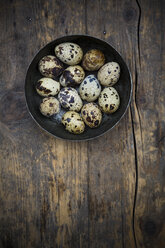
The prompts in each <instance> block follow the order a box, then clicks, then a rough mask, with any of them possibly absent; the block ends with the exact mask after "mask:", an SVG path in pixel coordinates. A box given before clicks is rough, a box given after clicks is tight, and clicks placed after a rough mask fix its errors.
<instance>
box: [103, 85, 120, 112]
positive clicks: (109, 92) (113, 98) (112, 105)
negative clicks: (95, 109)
mask: <svg viewBox="0 0 165 248" xmlns="http://www.w3.org/2000/svg"><path fill="white" fill-rule="evenodd" d="M98 104H99V106H100V108H101V110H102V111H103V112H105V113H107V114H111V113H114V112H115V111H116V110H117V109H118V108H119V105H120V97H119V94H118V92H117V90H116V89H115V88H113V87H107V88H105V89H104V90H103V91H102V92H101V94H100V96H99V99H98Z"/></svg>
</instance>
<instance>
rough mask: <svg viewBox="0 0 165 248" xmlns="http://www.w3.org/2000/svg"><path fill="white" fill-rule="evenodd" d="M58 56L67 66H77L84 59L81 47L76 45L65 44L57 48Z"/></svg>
mask: <svg viewBox="0 0 165 248" xmlns="http://www.w3.org/2000/svg"><path fill="white" fill-rule="evenodd" d="M55 54H56V56H57V57H58V58H59V59H60V60H61V61H62V62H64V63H65V64H67V65H77V64H79V63H80V61H81V60H82V57H83V51H82V49H81V47H80V46H79V45H77V44H75V43H70V42H65V43H61V44H59V45H58V46H56V47H55Z"/></svg>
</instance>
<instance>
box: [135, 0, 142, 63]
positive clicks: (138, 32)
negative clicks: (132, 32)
mask: <svg viewBox="0 0 165 248" xmlns="http://www.w3.org/2000/svg"><path fill="white" fill-rule="evenodd" d="M135 1H136V4H137V6H138V8H139V18H138V24H137V39H138V56H139V64H140V66H141V60H140V58H141V57H140V54H141V53H140V21H141V6H140V3H139V0H135Z"/></svg>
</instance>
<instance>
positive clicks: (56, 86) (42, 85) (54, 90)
mask: <svg viewBox="0 0 165 248" xmlns="http://www.w3.org/2000/svg"><path fill="white" fill-rule="evenodd" d="M36 91H37V93H38V94H39V95H40V96H55V95H57V94H58V93H59V91H60V83H59V82H57V81H55V80H54V79H52V78H45V77H44V78H41V79H39V80H38V81H37V83H36Z"/></svg>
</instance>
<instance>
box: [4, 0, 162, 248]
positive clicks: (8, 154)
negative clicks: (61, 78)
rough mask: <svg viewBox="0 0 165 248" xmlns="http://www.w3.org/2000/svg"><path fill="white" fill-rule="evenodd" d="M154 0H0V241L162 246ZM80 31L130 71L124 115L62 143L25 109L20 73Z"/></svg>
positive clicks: (50, 247) (7, 246)
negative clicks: (97, 131) (98, 132)
mask: <svg viewBox="0 0 165 248" xmlns="http://www.w3.org/2000/svg"><path fill="white" fill-rule="evenodd" d="M164 12H165V2H164V1H163V0H162V1H161V0H154V1H152V0H136V1H135V0H116V1H115V0H109V1H108V0H107V1H106V0H104V1H103V0H100V1H99V0H89V1H88V0H86V1H83V0H68V1H62V0H55V1H54V0H47V1H45V0H41V1H39V0H29V1H23V0H10V1H9V0H4V1H3V0H1V5H0V30H1V34H0V41H1V46H0V63H1V64H0V87H1V90H0V120H1V121H0V164H1V165H0V248H38V247H40V248H41V247H42V248H54V247H60V248H63V247H64V248H65V247H71V248H78V247H83V248H85V247H90V248H102V247H107V248H118V247H123V248H124V247H125V248H134V247H135V248H136V247H149V248H151V247H152V248H164V247H165V224H164V221H165V83H164V82H163V79H164V78H163V66H164V65H165V62H164V61H165V60H164V59H165V57H164V55H165V53H164V47H163V42H164V29H163V28H164V26H163V25H164V23H165V21H164V17H165V15H164ZM67 34H89V35H92V36H96V37H98V38H102V39H104V40H106V41H108V42H109V43H110V44H111V45H112V46H114V47H115V48H116V49H117V50H118V51H119V52H120V53H121V54H122V56H123V58H124V59H125V61H126V62H127V64H128V67H129V68H130V70H131V74H132V78H133V97H132V103H131V106H130V107H129V109H128V111H127V113H126V115H125V117H124V118H123V119H122V120H121V122H120V123H119V124H118V125H117V126H116V127H115V128H114V129H113V130H111V131H110V132H108V133H107V134H105V135H104V136H102V137H100V138H97V139H96V140H92V141H86V142H80V143H79V142H70V141H62V140H58V139H55V138H54V137H52V136H51V135H49V134H47V133H46V132H44V131H42V130H41V129H40V128H39V127H38V126H37V125H36V124H35V122H34V121H33V120H32V118H31V117H30V115H29V114H28V111H27V108H26V105H25V97H24V80H25V75H26V71H27V68H28V65H29V63H30V62H31V60H32V59H33V57H34V55H35V54H36V53H37V51H38V50H39V49H41V48H42V47H43V46H44V45H46V44H47V43H48V42H50V41H52V40H54V39H56V38H57V37H60V36H63V35H67Z"/></svg>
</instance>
